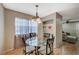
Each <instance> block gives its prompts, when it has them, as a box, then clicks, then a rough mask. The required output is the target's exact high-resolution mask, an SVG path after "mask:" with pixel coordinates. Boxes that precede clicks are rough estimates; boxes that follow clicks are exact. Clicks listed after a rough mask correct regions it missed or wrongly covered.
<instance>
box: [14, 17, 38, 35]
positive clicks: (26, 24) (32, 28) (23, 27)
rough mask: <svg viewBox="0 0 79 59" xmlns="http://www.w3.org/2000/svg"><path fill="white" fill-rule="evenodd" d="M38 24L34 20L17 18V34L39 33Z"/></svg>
mask: <svg viewBox="0 0 79 59" xmlns="http://www.w3.org/2000/svg"><path fill="white" fill-rule="evenodd" d="M37 27H38V26H37V23H36V22H35V21H32V20H28V19H23V18H18V17H16V18H15V34H17V35H19V34H27V33H37Z"/></svg>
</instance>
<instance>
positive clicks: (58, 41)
mask: <svg viewBox="0 0 79 59" xmlns="http://www.w3.org/2000/svg"><path fill="white" fill-rule="evenodd" d="M43 19H44V20H51V19H52V21H53V22H52V23H51V24H52V25H53V26H52V29H51V30H48V29H47V30H48V32H51V34H53V36H54V38H55V39H54V48H58V47H61V45H62V23H61V20H62V16H61V15H60V14H59V13H57V12H55V13H53V14H50V15H48V16H46V17H44V18H43Z"/></svg>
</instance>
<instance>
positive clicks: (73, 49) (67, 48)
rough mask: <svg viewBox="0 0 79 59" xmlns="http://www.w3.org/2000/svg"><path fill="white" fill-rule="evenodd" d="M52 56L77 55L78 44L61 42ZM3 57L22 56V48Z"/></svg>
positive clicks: (78, 52) (78, 51) (78, 50)
mask: <svg viewBox="0 0 79 59" xmlns="http://www.w3.org/2000/svg"><path fill="white" fill-rule="evenodd" d="M53 50H54V54H53V55H78V54H79V43H78V44H70V43H66V42H63V46H62V47H60V48H56V49H53ZM5 55H24V54H23V47H22V48H18V49H15V50H13V51H10V52H8V53H6V54H5Z"/></svg>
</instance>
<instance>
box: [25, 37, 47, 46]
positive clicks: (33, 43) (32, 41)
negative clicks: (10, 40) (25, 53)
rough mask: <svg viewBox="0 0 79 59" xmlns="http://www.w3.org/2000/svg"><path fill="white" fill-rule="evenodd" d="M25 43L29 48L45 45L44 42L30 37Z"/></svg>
mask: <svg viewBox="0 0 79 59" xmlns="http://www.w3.org/2000/svg"><path fill="white" fill-rule="evenodd" d="M25 43H26V44H28V45H30V46H42V45H43V44H46V41H45V40H43V39H38V37H32V38H29V39H27V40H26V42H25Z"/></svg>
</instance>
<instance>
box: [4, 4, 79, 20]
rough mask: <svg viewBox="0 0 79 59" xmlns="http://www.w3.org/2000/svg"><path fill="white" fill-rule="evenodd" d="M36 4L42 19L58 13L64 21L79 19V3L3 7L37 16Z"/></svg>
mask: <svg viewBox="0 0 79 59" xmlns="http://www.w3.org/2000/svg"><path fill="white" fill-rule="evenodd" d="M36 4H38V5H39V8H38V12H39V16H40V17H44V16H47V15H49V14H51V13H54V12H58V13H60V14H61V15H62V16H63V19H64V20H67V19H78V18H79V4H78V3H3V6H4V7H5V8H8V9H11V10H15V11H19V12H22V13H27V14H30V15H34V16H35V12H36V8H35V5H36Z"/></svg>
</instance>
